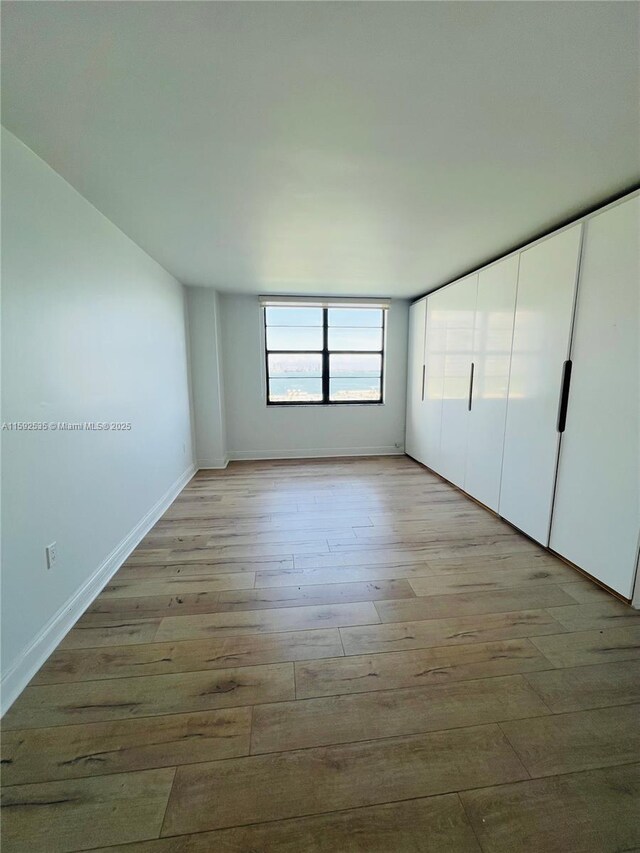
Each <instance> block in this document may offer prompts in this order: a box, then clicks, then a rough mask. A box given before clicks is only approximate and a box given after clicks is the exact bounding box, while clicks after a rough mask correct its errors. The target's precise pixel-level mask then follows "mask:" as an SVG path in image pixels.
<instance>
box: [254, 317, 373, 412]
mask: <svg viewBox="0 0 640 853" xmlns="http://www.w3.org/2000/svg"><path fill="white" fill-rule="evenodd" d="M263 304H265V303H263ZM385 314H386V311H385V308H384V307H379V305H378V307H373V306H367V307H359V306H358V307H354V306H353V305H351V306H349V307H340V306H339V305H336V306H333V305H331V304H328V305H318V304H317V303H316V304H304V303H301V304H299V305H292V304H288V305H278V304H277V303H276V304H269V303H268V302H267V303H266V304H265V307H264V325H265V344H266V365H267V404H268V405H296V404H298V405H300V404H305V405H309V404H316V405H326V404H335V405H339V404H340V403H381V402H382V382H383V375H384V336H385Z"/></svg>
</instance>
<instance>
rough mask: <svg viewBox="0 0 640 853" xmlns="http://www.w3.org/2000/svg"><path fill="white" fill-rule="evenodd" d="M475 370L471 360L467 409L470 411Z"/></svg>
mask: <svg viewBox="0 0 640 853" xmlns="http://www.w3.org/2000/svg"><path fill="white" fill-rule="evenodd" d="M474 370H475V364H474V363H473V362H471V370H470V371H469V411H471V406H472V404H473V373H474Z"/></svg>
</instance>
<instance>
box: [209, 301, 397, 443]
mask: <svg viewBox="0 0 640 853" xmlns="http://www.w3.org/2000/svg"><path fill="white" fill-rule="evenodd" d="M220 306H221V325H222V343H223V348H222V350H223V355H222V359H223V363H224V377H225V410H226V423H227V436H228V448H227V452H228V455H229V458H230V459H260V458H284V457H289V456H291V457H296V456H302V457H304V456H334V455H350V454H378V453H401V452H402V450H403V447H404V428H405V406H406V371H407V329H408V317H409V305H408V303H407V302H405V301H404V300H398V301H394V302H392V304H391V308H390V309H389V315H388V322H387V342H386V343H387V348H386V362H385V402H384V405H381V406H358V405H354V406H282V407H281V406H269V407H267V405H266V392H265V376H264V371H265V365H264V361H265V358H264V339H263V321H262V311H261V308H260V305H259V302H258V298H257V297H255V296H236V295H231V294H221V295H220Z"/></svg>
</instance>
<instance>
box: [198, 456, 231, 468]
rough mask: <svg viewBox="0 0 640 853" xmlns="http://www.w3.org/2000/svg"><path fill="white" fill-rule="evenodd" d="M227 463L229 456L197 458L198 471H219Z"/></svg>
mask: <svg viewBox="0 0 640 853" xmlns="http://www.w3.org/2000/svg"><path fill="white" fill-rule="evenodd" d="M228 464H229V457H228V456H225V457H224V459H199V460H198V465H197V470H198V471H212V470H214V471H221V470H223V469H224V468H226V467H227V465H228Z"/></svg>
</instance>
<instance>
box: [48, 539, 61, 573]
mask: <svg viewBox="0 0 640 853" xmlns="http://www.w3.org/2000/svg"><path fill="white" fill-rule="evenodd" d="M45 552H46V555H47V568H48V569H52V568H53V567H54V566H55V564H56V560H57V559H58V544H57V542H52V543H51V545H47V547H46V549H45Z"/></svg>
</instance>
